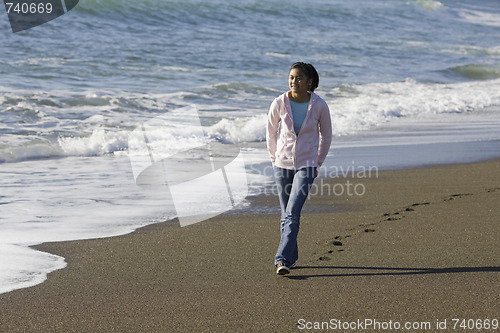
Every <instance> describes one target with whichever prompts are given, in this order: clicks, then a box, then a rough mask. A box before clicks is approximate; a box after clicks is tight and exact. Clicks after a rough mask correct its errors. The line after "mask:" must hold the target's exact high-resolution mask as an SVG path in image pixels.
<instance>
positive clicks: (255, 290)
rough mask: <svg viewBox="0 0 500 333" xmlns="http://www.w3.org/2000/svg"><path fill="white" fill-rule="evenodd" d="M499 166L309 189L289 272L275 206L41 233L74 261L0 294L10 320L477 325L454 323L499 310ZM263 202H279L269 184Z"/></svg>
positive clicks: (162, 328) (263, 326)
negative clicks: (116, 229) (50, 235)
mask: <svg viewBox="0 0 500 333" xmlns="http://www.w3.org/2000/svg"><path fill="white" fill-rule="evenodd" d="M499 176H500V161H498V160H497V161H490V162H483V163H474V164H463V165H451V166H450V165H448V166H437V167H431V168H421V169H417V170H402V171H385V172H380V173H379V174H378V176H377V177H376V175H374V174H372V177H371V178H370V179H364V178H360V177H354V179H350V181H351V184H362V185H363V186H364V187H365V190H366V193H365V194H364V195H363V196H356V195H354V196H348V195H345V194H344V195H343V196H336V195H331V193H330V195H328V194H327V193H324V195H322V196H319V195H315V196H312V197H311V199H310V200H309V201H308V202H307V203H306V206H305V208H304V211H303V217H302V220H301V221H302V224H301V231H300V234H299V251H300V254H299V256H300V258H299V262H298V267H297V268H296V269H294V270H292V273H291V274H290V275H287V276H285V277H281V276H276V275H275V273H274V267H273V257H274V254H275V251H276V247H277V245H278V241H279V225H278V224H279V218H278V216H277V215H276V214H273V215H266V214H253V215H252V214H246V215H223V216H218V217H215V218H212V219H210V220H208V221H205V222H202V223H198V224H195V225H191V226H188V227H184V228H181V227H180V226H179V224H178V223H176V222H170V223H162V224H157V225H151V226H148V227H145V228H142V229H140V230H138V231H136V232H134V233H132V234H129V235H125V236H121V237H115V238H107V239H100V240H87V241H77V242H66V243H52V244H44V245H41V246H38V248H40V249H42V250H44V251H48V252H50V253H54V254H58V255H61V256H63V257H65V258H66V261H67V262H68V267H67V268H65V269H63V270H60V271H56V272H54V273H52V274H50V275H49V278H48V280H47V281H46V282H45V283H43V284H40V285H38V286H35V287H32V288H28V289H22V290H17V291H14V292H11V293H8V294H3V295H0V330H1V332H278V331H279V332H288V331H290V332H292V331H298V330H299V328H301V327H305V326H306V325H307V327H311V326H312V327H314V325H321V322H328V323H329V324H335V323H337V324H338V321H336V320H339V321H342V322H346V323H351V322H355V323H352V324H351V325H354V324H355V325H356V328H355V329H337V330H333V329H332V331H336V332H363V331H364V332H382V331H394V330H391V329H387V330H383V329H379V328H380V327H373V326H364V325H362V326H361V327H359V326H357V325H358V321H360V322H361V323H365V320H367V319H368V320H369V319H371V320H375V321H377V322H378V324H379V325H381V326H382V327H388V326H389V325H392V326H393V327H395V326H396V325H398V324H399V323H400V324H401V325H405V323H406V322H409V323H411V324H414V325H417V324H418V325H420V326H425V325H428V324H427V323H429V325H431V326H430V327H431V329H424V328H421V329H414V330H411V332H446V331H449V332H471V331H474V330H464V329H462V328H460V327H458V325H457V327H456V328H455V329H453V325H454V324H455V323H454V322H453V319H454V318H457V319H460V320H462V319H466V320H468V319H474V320H476V319H481V320H485V319H489V320H493V319H496V320H500V292H499V286H500V242H499V240H500V239H499V238H500V237H499V235H500V224H499V222H500V177H499ZM347 180H348V179H334V180H330V183H329V184H330V185H323V187H322V188H323V191H324V192H326V191H327V189H328V187H329V188H330V189H332V186H333V184H345V183H346V181H347ZM318 181H319V180H318ZM338 186H340V185H338ZM336 189H337V193H338V192H339V191H338V190H339V189H340V187H337V188H336ZM360 189H361V188H360V187H358V190H360ZM253 201H254V205H255V207H258V206H277V205H278V201H277V198H276V197H271V196H262V197H259V198H255V199H254V200H253ZM255 211H258V209H256V210H255ZM334 241H335V242H336V243H335V244H336V245H334V244H333V242H334ZM445 320H446V327H447V329H446V330H444V329H442V330H438V328H437V327H436V326H437V321H439V322H440V323H441V324H440V325H441V327H444V321H445ZM315 322H318V323H317V324H315ZM415 323H416V324H415ZM459 324H460V323H459ZM468 324H469V325H471V322H468ZM323 325H325V324H323ZM474 325H475V324H474ZM352 327H354V326H352ZM323 328H325V326H323ZM330 328H334V325H331V326H330ZM304 331H308V332H310V331H314V330H304ZM488 331H490V332H491V331H492V330H491V329H490V330H484V329H483V330H482V332H488Z"/></svg>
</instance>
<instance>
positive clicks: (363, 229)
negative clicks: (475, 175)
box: [316, 187, 500, 261]
mask: <svg viewBox="0 0 500 333" xmlns="http://www.w3.org/2000/svg"><path fill="white" fill-rule="evenodd" d="M497 191H499V192H500V187H496V188H490V189H487V190H486V192H487V193H493V192H497ZM471 195H473V194H472V193H458V194H452V195H450V196H448V197H446V198H444V199H442V201H441V202H443V201H444V202H447V201H452V200H456V199H461V198H464V197H467V196H471ZM436 203H437V202H436ZM431 204H433V203H431V202H417V203H414V204H411V205H409V206H406V207H403V208H401V209H398V210H396V211H393V212H391V213H385V214H383V215H382V219H381V220H380V221H379V222H377V223H369V224H360V225H358V227H356V228H351V229H348V230H346V234H345V235H342V236H340V235H338V236H335V237H334V238H333V239H330V240H327V241H326V246H327V248H328V250H327V251H326V252H325V253H323V254H322V255H320V256H319V257H317V259H316V260H320V261H328V260H331V259H332V258H331V256H332V255H334V253H336V252H343V251H345V249H344V242H345V241H347V240H348V239H349V238H351V237H353V236H355V235H358V234H362V233H374V232H375V231H376V229H375V226H376V225H378V224H380V223H384V222H393V221H399V220H401V219H404V218H405V214H411V213H412V212H414V211H415V209H418V208H419V207H421V206H428V205H431Z"/></svg>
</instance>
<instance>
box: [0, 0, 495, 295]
mask: <svg viewBox="0 0 500 333" xmlns="http://www.w3.org/2000/svg"><path fill="white" fill-rule="evenodd" d="M2 8H3V7H2ZM0 11H3V9H0ZM0 31H1V33H0V50H1V51H2V52H1V53H2V58H1V60H0V189H1V192H0V293H5V292H9V291H12V290H15V289H19V288H24V287H29V286H33V285H36V284H38V283H41V282H43V281H44V280H45V278H46V275H47V273H49V272H51V271H53V270H56V269H60V268H63V267H64V266H65V265H66V263H65V261H64V258H61V257H58V256H55V255H52V254H48V253H42V252H38V251H35V250H33V249H31V248H29V246H30V245H35V244H39V243H43V242H49V241H64V240H74V239H87V238H98V237H107V236H113V235H120V234H124V233H128V232H131V231H133V230H135V229H136V228H138V227H140V226H143V225H147V224H150V223H157V222H162V221H166V220H169V219H172V218H174V217H175V216H176V211H175V209H174V207H173V205H172V198H171V195H170V193H169V191H168V190H165V189H163V190H161V189H160V190H158V189H157V190H154V189H149V190H148V189H143V188H141V187H140V186H137V184H136V182H135V179H134V175H133V171H132V167H131V163H130V159H129V136H130V134H131V133H132V132H133V131H134V129H136V128H138V127H140V126H142V124H144V123H145V122H147V121H150V120H151V119H154V118H156V117H159V116H162V117H166V119H168V125H166V127H165V128H163V130H162V131H158V132H157V133H156V138H157V139H158V140H159V141H158V142H160V143H162V144H164V145H165V146H167V147H176V149H179V150H182V149H189V148H190V147H192V144H193V143H196V142H199V140H207V139H208V140H209V141H210V142H212V143H215V144H218V145H221V146H223V147H228V150H230V149H229V148H230V147H234V146H235V145H237V146H238V147H240V149H241V151H242V153H243V156H244V159H245V164H246V166H247V168H248V173H247V177H248V183H249V185H250V193H254V194H255V193H258V191H259V188H261V187H262V186H263V185H265V184H268V183H269V182H270V178H269V175H268V174H267V173H266V172H264V170H267V169H268V168H267V167H268V166H269V162H268V160H267V155H266V152H265V149H264V146H265V144H264V140H265V120H266V113H267V110H268V107H269V105H270V103H271V101H272V99H273V98H274V97H276V96H278V95H279V94H281V93H282V92H283V91H285V90H287V74H288V73H287V71H288V69H289V67H290V65H291V64H292V63H293V62H295V61H306V62H311V63H313V64H314V65H315V67H316V68H317V70H318V72H319V73H320V86H319V88H318V90H317V93H318V94H319V95H320V96H322V97H323V98H324V99H325V100H326V102H327V103H328V104H329V106H330V109H331V116H332V123H333V129H334V135H335V136H334V143H333V149H332V154H331V156H329V157H328V159H327V163H326V166H325V168H326V169H327V168H328V167H329V166H332V165H335V164H336V163H340V164H342V163H343V164H346V165H350V164H354V163H357V164H365V163H370V164H372V165H380V166H381V167H382V168H391V167H408V166H412V165H419V164H432V163H449V162H453V163H455V162H466V161H471V160H476V159H481V158H488V157H498V156H500V149H499V142H500V108H499V106H500V89H499V87H500V2H498V1H492V0H448V1H446V0H442V1H434V0H406V1H404V0H402V1H399V0H354V1H337V0H333V1H332V0H328V1H327V0H311V1H308V2H307V3H305V2H303V1H298V0H292V1H273V0H271V1H265V2H263V1H251V0H250V1H248V0H246V1H243V0H234V1H196V0H184V1H160V0H120V1H118V0H80V2H79V4H78V5H77V6H76V7H75V8H74V9H73V10H71V11H70V12H68V13H67V14H66V15H64V16H62V17H60V18H58V19H56V20H54V21H51V22H49V23H46V24H44V25H41V26H39V27H36V28H33V29H30V30H26V31H23V32H19V33H16V34H14V33H12V32H11V30H10V27H9V22H8V19H7V15H6V14H5V13H3V14H2V15H0ZM189 105H195V106H196V108H197V109H198V113H199V115H200V120H201V124H202V126H203V133H204V138H200V137H199V136H198V135H197V134H196V133H197V132H193V131H192V130H191V129H190V128H187V127H185V126H183V114H182V112H178V110H179V109H181V108H183V107H186V106H189ZM422 147H424V148H422ZM403 148H404V149H403ZM432 151H434V154H432V153H429V152H432ZM391 152H392V154H391ZM394 152H396V153H394ZM422 152H426V153H425V154H421V153H422ZM404 154H406V155H404ZM375 155H376V156H377V157H378V159H370V158H369V157H370V156H375ZM398 156H399V157H398ZM402 156H405V158H404V161H405V163H402V159H403V157H402ZM398 158H399V159H398ZM254 166H259V167H254ZM243 206H244V204H243Z"/></svg>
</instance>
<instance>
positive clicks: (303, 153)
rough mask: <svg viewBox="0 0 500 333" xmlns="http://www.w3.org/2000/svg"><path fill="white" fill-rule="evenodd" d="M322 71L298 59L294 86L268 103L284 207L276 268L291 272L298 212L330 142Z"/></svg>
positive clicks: (270, 138) (270, 148)
mask: <svg viewBox="0 0 500 333" xmlns="http://www.w3.org/2000/svg"><path fill="white" fill-rule="evenodd" d="M318 84H319V75H318V72H317V71H316V69H315V68H314V67H313V66H312V65H311V64H306V63H303V62H296V63H294V64H293V65H292V67H291V68H290V71H289V76H288V85H289V86H290V91H288V92H286V93H283V94H282V95H281V96H279V97H277V98H276V99H275V100H274V101H273V102H272V104H271V107H270V108H269V115H268V121H267V131H266V141H267V149H268V151H269V156H270V157H271V162H272V164H273V168H274V177H275V179H276V185H277V189H278V196H279V200H280V207H281V241H280V244H279V246H278V251H277V253H276V257H275V261H274V264H275V267H276V273H277V274H278V275H284V274H288V273H290V268H292V267H293V266H294V265H295V262H296V261H297V259H298V248H297V234H298V232H299V225H300V213H301V211H302V206H303V205H304V203H305V200H306V198H307V195H308V194H309V189H310V188H311V186H312V183H313V181H314V178H316V177H317V175H318V168H319V167H321V164H322V163H323V161H324V160H325V158H326V155H327V153H328V149H329V148H330V144H331V141H332V123H331V120H330V110H329V109H328V105H327V104H326V103H325V101H324V100H323V99H321V98H320V97H319V96H318V95H316V94H315V93H314V89H316V88H317V87H318Z"/></svg>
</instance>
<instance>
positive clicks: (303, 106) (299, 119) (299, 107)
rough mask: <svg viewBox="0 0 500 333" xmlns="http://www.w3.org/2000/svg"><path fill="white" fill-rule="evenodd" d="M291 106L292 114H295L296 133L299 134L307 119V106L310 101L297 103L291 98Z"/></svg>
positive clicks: (294, 125) (294, 126)
mask: <svg viewBox="0 0 500 333" xmlns="http://www.w3.org/2000/svg"><path fill="white" fill-rule="evenodd" d="M290 106H291V107H292V115H293V129H294V130H295V134H297V135H298V134H299V131H300V127H302V123H303V122H304V120H305V119H306V114H307V108H308V107H309V102H305V103H297V102H294V101H292V100H290Z"/></svg>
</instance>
